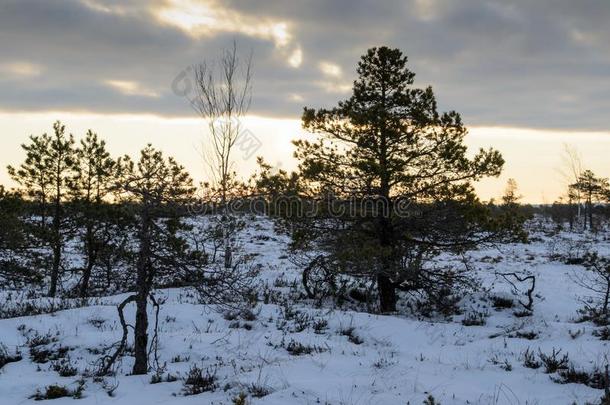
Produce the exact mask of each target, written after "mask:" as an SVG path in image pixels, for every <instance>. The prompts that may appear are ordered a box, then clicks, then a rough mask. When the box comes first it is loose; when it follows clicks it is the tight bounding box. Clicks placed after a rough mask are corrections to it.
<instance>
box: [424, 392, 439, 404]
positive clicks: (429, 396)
mask: <svg viewBox="0 0 610 405" xmlns="http://www.w3.org/2000/svg"><path fill="white" fill-rule="evenodd" d="M424 405H441V403H440V402H436V399H434V397H433V396H432V394H430V395H428V398H426V399H424Z"/></svg>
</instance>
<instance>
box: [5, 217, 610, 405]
mask: <svg viewBox="0 0 610 405" xmlns="http://www.w3.org/2000/svg"><path fill="white" fill-rule="evenodd" d="M255 225H256V226H254V225H251V226H250V227H249V228H248V234H247V235H246V236H245V237H244V240H245V241H247V242H248V243H247V244H246V250H248V251H255V252H257V253H259V254H258V255H257V256H256V260H257V261H258V262H259V263H261V264H262V265H263V272H262V274H261V281H262V282H265V283H266V285H267V286H268V291H267V292H266V293H264V289H263V288H262V287H261V294H260V295H261V297H263V296H265V295H267V296H268V295H269V294H277V296H278V297H279V296H280V295H281V296H284V297H288V299H284V300H283V301H282V300H281V299H277V300H276V299H270V300H268V302H269V303H268V304H264V303H261V304H259V305H258V307H257V308H256V310H255V313H256V319H251V318H250V319H241V318H234V317H233V316H228V315H226V314H224V315H223V314H221V313H218V312H215V311H213V310H212V309H211V308H209V307H206V306H203V305H199V304H197V303H196V302H197V300H196V299H195V297H194V294H193V293H192V292H191V291H189V290H187V289H168V290H161V291H157V292H156V295H157V298H158V299H163V300H164V301H165V302H164V304H163V305H162V307H161V310H160V316H159V322H160V326H159V331H160V335H159V344H160V346H159V360H160V363H161V364H164V363H166V367H165V372H164V373H163V375H162V380H163V381H162V382H159V383H156V384H151V378H152V375H153V373H151V374H149V375H148V376H129V375H127V374H128V373H129V371H130V369H131V366H132V361H133V358H132V357H130V356H126V357H124V358H123V359H122V362H121V364H120V369H119V372H118V373H117V375H116V377H108V378H105V379H104V380H99V379H95V378H93V377H86V378H84V391H83V393H82V399H80V400H79V401H80V402H78V403H82V404H107V403H108V404H130V405H135V404H168V403H171V404H232V403H234V401H235V398H236V397H238V396H239V394H240V393H244V394H247V396H248V399H247V401H248V402H247V403H251V404H277V405H285V404H333V405H334V404H346V405H347V404H422V403H423V401H424V400H425V399H426V398H427V397H428V395H429V394H431V395H433V396H434V398H435V399H436V401H438V402H439V403H441V404H444V405H445V404H572V403H577V404H585V403H587V402H590V403H598V402H599V398H600V397H601V395H602V393H603V392H602V390H599V389H594V388H590V387H588V386H586V385H584V384H574V383H571V384H559V383H557V382H554V381H553V379H556V378H558V376H557V374H556V373H555V374H547V373H545V369H544V366H542V367H540V368H537V369H532V368H528V367H525V366H524V353H525V352H526V350H528V349H529V352H530V353H534V357H535V358H538V353H539V352H542V353H545V354H548V353H551V352H552V350H553V349H556V350H559V349H561V355H563V354H569V361H570V362H571V363H572V364H573V365H574V366H575V368H577V369H579V370H580V369H582V370H593V369H595V368H596V367H597V368H600V367H603V366H604V365H605V364H607V361H608V355H609V346H608V341H603V340H600V339H599V337H596V336H593V335H592V332H593V331H595V330H598V329H600V327H597V326H595V325H593V324H592V323H590V322H581V323H577V322H575V320H576V319H577V317H578V313H577V310H578V309H579V308H581V307H582V302H581V300H582V299H583V298H584V297H585V296H587V295H588V292H587V291H585V290H584V289H582V288H581V287H579V286H578V285H577V284H576V283H575V282H574V276H575V275H578V272H583V271H584V269H583V268H582V267H580V266H575V265H572V266H571V265H566V264H563V263H562V262H560V261H556V260H553V259H552V255H553V254H554V253H556V252H557V251H563V252H565V251H566V250H569V249H574V246H578V243H579V240H580V239H582V238H583V237H582V236H579V235H570V234H561V235H560V236H559V237H555V238H550V237H547V236H544V235H543V234H534V235H532V236H533V242H532V243H530V244H527V245H522V244H519V245H518V244H515V245H502V246H498V247H495V248H488V249H484V250H479V251H476V252H471V253H470V254H469V255H470V256H471V258H472V263H473V265H474V267H475V271H476V273H477V276H478V278H479V282H480V286H481V288H482V289H483V290H489V291H490V292H491V294H496V295H498V294H499V295H503V296H512V292H511V286H510V285H509V284H508V283H507V282H506V281H505V280H503V279H502V278H501V277H496V276H494V272H498V271H500V272H501V271H511V272H512V271H528V272H529V273H531V274H533V275H535V276H536V296H535V304H534V308H535V311H534V314H533V316H529V317H516V316H515V315H514V312H516V311H517V310H518V305H517V306H515V307H514V308H505V309H496V308H494V307H493V306H492V305H491V302H490V301H489V300H486V299H485V298H484V296H485V295H489V294H483V293H481V292H480V293H477V294H475V295H473V296H466V297H464V299H463V300H462V303H461V306H462V307H463V311H464V314H462V315H456V316H453V318H452V319H451V320H448V321H447V320H445V321H440V320H434V321H430V320H418V319H416V317H414V316H408V315H401V316H381V315H373V314H368V313H363V312H355V311H348V310H340V309H336V308H335V309H333V308H330V307H329V306H322V307H319V308H316V307H315V306H314V305H308V304H306V303H304V302H299V301H297V300H291V299H290V298H289V297H290V296H291V293H294V292H295V291H298V290H299V289H300V288H301V287H300V284H299V283H300V273H299V271H298V269H297V268H295V266H294V265H293V264H291V262H290V261H289V260H288V258H287V257H286V249H285V248H286V243H287V239H286V238H285V237H284V236H279V235H276V234H275V233H274V232H273V226H272V224H271V223H270V222H269V221H267V220H264V219H258V220H257V221H256V224H255ZM260 235H262V237H260ZM592 246H593V247H594V248H596V249H601V250H604V251H606V252H608V251H610V243H609V242H608V241H604V240H601V239H600V240H597V241H595V242H593V245H592ZM444 260H447V261H449V260H451V258H446V259H444ZM1 296H2V297H3V298H0V300H3V302H4V304H3V305H11V302H13V303H14V302H15V300H19V301H24V300H25V298H24V297H18V298H15V297H14V296H13V297H12V298H10V299H8V298H7V297H8V296H9V293H8V292H3V293H2V295H1ZM123 297H124V295H119V296H112V297H104V298H101V299H99V300H96V301H94V302H93V304H94V305H91V306H87V307H82V308H74V309H66V310H63V311H58V312H55V313H53V314H46V315H37V316H28V317H19V318H11V319H2V320H0V343H2V344H4V345H5V346H6V347H7V348H8V351H9V353H15V352H16V351H19V352H20V353H21V355H22V357H23V359H22V360H21V361H17V362H13V363H9V364H7V365H5V366H4V367H3V368H2V370H1V371H0V404H24V403H30V402H33V401H34V399H31V398H30V397H31V396H32V395H33V394H35V393H36V391H37V390H40V391H41V392H44V390H45V388H46V387H47V386H50V385H55V384H57V385H61V386H66V387H67V388H72V389H73V388H76V387H77V386H78V385H79V382H78V380H80V379H82V378H83V377H82V376H81V375H82V374H83V373H84V374H86V371H87V370H93V369H94V367H95V361H96V360H97V359H98V358H99V357H100V355H99V349H100V348H101V347H103V346H105V345H110V344H112V343H113V342H115V341H117V340H118V339H119V338H120V334H121V332H120V325H119V322H118V318H117V310H116V306H115V305H116V304H117V303H118V302H120V301H121V299H122V298H123ZM513 298H515V297H513ZM521 298H522V297H521ZM474 312H476V313H484V314H487V315H488V316H487V317H486V321H485V324H484V325H474V326H465V325H463V324H462V322H461V321H462V319H463V318H464V317H465V316H467V315H468V314H471V313H474ZM133 316H134V308H128V309H127V310H126V317H127V319H133ZM151 320H154V314H153V312H152V308H151ZM151 323H152V322H151ZM151 327H152V325H151ZM45 336H46V338H44V337H45ZM41 337H42V338H41ZM36 339H38V340H39V341H40V342H42V343H44V344H41V345H39V346H36V345H35V343H36ZM31 347H34V354H38V355H39V356H42V357H44V355H45V353H44V352H43V353H42V354H41V353H40V352H41V351H42V350H43V349H47V350H49V352H50V354H49V353H47V357H49V355H50V356H51V358H52V357H53V355H54V354H57V353H59V355H58V356H56V357H62V356H63V357H65V358H69V364H70V365H71V366H72V367H75V368H76V369H77V370H73V371H76V372H77V375H74V376H68V377H61V376H60V375H59V373H58V372H57V371H55V369H59V368H60V367H59V366H60V365H61V364H60V362H61V361H62V360H50V361H48V362H46V363H36V362H34V360H35V358H33V357H35V356H33V355H32V349H31ZM63 361H64V362H66V360H63ZM66 364H67V363H66ZM64 365H65V364H64ZM54 366H57V367H54ZM193 366H197V367H199V368H201V369H202V370H203V374H204V375H205V374H206V373H208V374H210V375H215V376H216V381H215V385H216V388H215V389H214V390H212V391H209V392H204V393H201V394H198V395H191V396H186V395H184V393H185V391H184V390H185V388H184V384H183V379H184V377H186V375H187V374H188V373H189V370H190V369H191V367H193ZM70 371H71V370H69V367H65V368H64V372H63V374H72V373H71V372H70ZM168 375H169V376H170V378H169V380H170V382H167V381H166V380H168V378H167V377H168ZM172 377H174V378H172ZM173 379H175V381H171V380H173ZM81 384H82V383H81ZM108 391H111V393H112V396H109V394H108ZM74 401H75V400H74V399H72V398H61V399H57V400H54V401H53V402H52V403H54V404H64V403H65V404H72V403H74ZM235 403H238V402H235Z"/></svg>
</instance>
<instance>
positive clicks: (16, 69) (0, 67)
mask: <svg viewBox="0 0 610 405" xmlns="http://www.w3.org/2000/svg"><path fill="white" fill-rule="evenodd" d="M42 71H43V68H42V66H40V65H37V64H35V63H30V62H25V61H14V62H7V63H0V74H2V75H6V76H9V77H35V76H40V74H41V73H42Z"/></svg>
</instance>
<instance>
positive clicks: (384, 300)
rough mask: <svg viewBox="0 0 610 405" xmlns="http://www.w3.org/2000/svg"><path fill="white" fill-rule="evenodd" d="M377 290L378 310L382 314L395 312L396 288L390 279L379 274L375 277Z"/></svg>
mask: <svg viewBox="0 0 610 405" xmlns="http://www.w3.org/2000/svg"><path fill="white" fill-rule="evenodd" d="M377 289H378V292H379V310H380V311H381V312H382V313H388V312H395V311H396V288H395V287H394V284H393V283H392V281H391V280H390V278H389V277H388V276H387V275H385V274H383V273H379V274H378V275H377Z"/></svg>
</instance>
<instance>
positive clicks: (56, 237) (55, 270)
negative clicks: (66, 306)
mask: <svg viewBox="0 0 610 405" xmlns="http://www.w3.org/2000/svg"><path fill="white" fill-rule="evenodd" d="M60 231H61V205H60V202H59V199H57V200H56V202H55V213H54V215H53V235H52V240H53V242H52V244H53V267H52V268H51V285H50V286H49V296H50V297H55V295H56V294H57V281H58V279H59V267H60V265H61V234H60Z"/></svg>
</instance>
